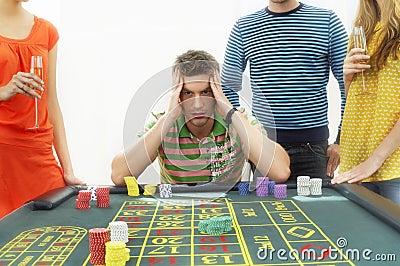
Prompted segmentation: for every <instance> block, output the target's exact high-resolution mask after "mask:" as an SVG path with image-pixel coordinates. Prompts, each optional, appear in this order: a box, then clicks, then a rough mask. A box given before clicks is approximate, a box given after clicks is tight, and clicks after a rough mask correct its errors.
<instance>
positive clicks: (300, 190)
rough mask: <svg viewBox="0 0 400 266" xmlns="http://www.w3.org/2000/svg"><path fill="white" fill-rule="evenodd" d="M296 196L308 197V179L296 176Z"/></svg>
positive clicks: (307, 177)
mask: <svg viewBox="0 0 400 266" xmlns="http://www.w3.org/2000/svg"><path fill="white" fill-rule="evenodd" d="M297 195H299V196H309V195H310V177H309V176H298V177H297Z"/></svg>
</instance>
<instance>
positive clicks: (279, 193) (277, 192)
mask: <svg viewBox="0 0 400 266" xmlns="http://www.w3.org/2000/svg"><path fill="white" fill-rule="evenodd" d="M286 191H287V186H286V184H276V185H275V186H274V197H275V198H277V199H286V198H287V193H286Z"/></svg>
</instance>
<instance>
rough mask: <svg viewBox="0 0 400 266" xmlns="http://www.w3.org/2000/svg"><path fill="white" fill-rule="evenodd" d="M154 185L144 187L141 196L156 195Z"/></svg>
mask: <svg viewBox="0 0 400 266" xmlns="http://www.w3.org/2000/svg"><path fill="white" fill-rule="evenodd" d="M156 189H157V186H156V185H145V186H144V189H143V196H153V195H154V194H156Z"/></svg>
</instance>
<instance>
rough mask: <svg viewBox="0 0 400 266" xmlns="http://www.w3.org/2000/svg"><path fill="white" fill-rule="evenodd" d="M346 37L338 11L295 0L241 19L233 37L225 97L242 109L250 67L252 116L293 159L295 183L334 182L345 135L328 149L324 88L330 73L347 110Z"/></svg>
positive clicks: (273, 1)
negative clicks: (308, 179) (242, 93)
mask: <svg viewBox="0 0 400 266" xmlns="http://www.w3.org/2000/svg"><path fill="white" fill-rule="evenodd" d="M346 47H347V34H346V31H345V29H344V27H343V24H342V23H341V21H340V20H339V18H338V17H337V16H336V14H335V13H334V12H333V11H330V10H325V9H322V8H318V7H313V6H309V5H306V4H302V3H299V2H298V1H296V0H270V1H269V6H268V7H267V8H264V9H262V10H259V11H257V12H255V13H253V14H251V15H248V16H245V17H242V18H240V19H239V20H238V21H237V22H236V24H235V25H234V27H233V29H232V32H231V35H230V37H229V41H228V45H227V48H226V53H225V62H224V66H223V70H222V83H223V91H224V93H225V95H227V97H228V99H229V100H230V102H231V103H232V104H233V105H234V106H237V105H239V96H238V93H237V92H238V91H240V90H241V88H242V74H243V72H244V70H245V69H246V65H247V63H249V67H250V79H251V87H252V92H253V98H252V106H253V114H254V115H255V116H256V118H257V119H258V120H259V121H260V122H261V123H262V124H263V125H264V127H265V129H266V130H267V132H268V135H269V137H271V138H272V139H274V140H276V141H277V142H278V143H280V144H281V145H282V146H283V147H284V148H285V149H286V151H287V152H288V154H289V156H290V160H291V166H290V169H291V180H293V181H295V180H294V178H295V177H296V176H299V175H308V176H311V177H326V176H330V177H333V175H334V171H335V170H336V168H337V166H338V164H339V145H338V144H339V140H340V130H339V133H338V137H337V138H336V141H335V144H332V145H328V138H329V129H328V99H327V91H326V86H327V84H328V81H329V73H330V70H332V72H333V74H334V76H335V78H336V79H337V81H338V83H339V88H340V94H341V114H343V110H344V105H345V91H344V83H343V61H344V58H345V57H346Z"/></svg>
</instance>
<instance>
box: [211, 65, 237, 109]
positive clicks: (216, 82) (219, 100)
mask: <svg viewBox="0 0 400 266" xmlns="http://www.w3.org/2000/svg"><path fill="white" fill-rule="evenodd" d="M210 87H211V90H212V92H213V94H214V98H215V101H216V106H217V112H218V113H219V114H220V115H222V116H226V114H227V113H228V112H229V110H231V109H232V108H233V106H232V104H231V103H230V102H229V100H228V98H226V96H225V94H224V92H223V91H222V86H221V79H220V76H219V73H218V71H217V70H215V71H214V73H213V74H212V75H211V76H210Z"/></svg>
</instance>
